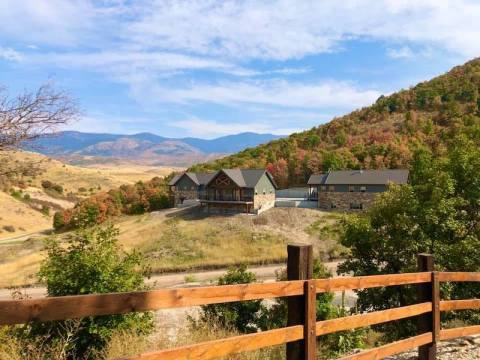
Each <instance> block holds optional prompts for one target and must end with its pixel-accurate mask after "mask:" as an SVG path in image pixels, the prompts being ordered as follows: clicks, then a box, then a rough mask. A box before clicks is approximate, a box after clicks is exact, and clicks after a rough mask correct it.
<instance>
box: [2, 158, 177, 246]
mask: <svg viewBox="0 0 480 360" xmlns="http://www.w3.org/2000/svg"><path fill="white" fill-rule="evenodd" d="M0 156H1V157H8V159H9V161H10V160H11V161H15V162H18V163H19V164H20V163H30V162H33V163H34V164H36V165H35V167H38V168H40V169H41V172H40V173H39V174H37V175H35V176H26V177H24V181H25V182H26V183H27V184H28V185H29V187H28V188H27V189H24V190H23V194H28V195H29V196H30V198H31V199H35V200H39V201H42V202H45V203H50V204H54V205H56V206H60V207H61V208H69V207H72V206H73V205H74V203H73V202H72V200H70V199H64V198H61V197H57V196H55V197H52V196H51V194H47V193H45V191H44V190H43V189H42V186H41V183H42V181H43V180H49V181H51V182H53V183H55V184H59V185H61V186H62V187H63V188H64V194H68V193H74V194H76V195H80V196H88V195H90V194H91V193H92V192H91V191H89V190H90V189H92V190H93V192H97V191H99V190H108V189H110V188H113V187H118V186H120V185H122V184H133V183H135V182H137V181H139V180H150V179H152V178H153V177H155V176H166V175H168V174H170V172H171V171H173V170H179V169H178V168H172V167H154V166H143V165H138V166H136V165H134V164H130V163H126V164H120V165H108V164H107V165H91V166H90V167H88V168H83V167H78V166H71V165H66V164H63V163H61V162H60V161H57V160H54V159H51V158H48V157H46V156H43V155H40V154H37V153H31V152H26V151H16V152H8V153H5V152H4V153H0ZM79 188H84V189H86V190H87V191H86V192H82V193H79V191H78V190H79ZM5 190H9V189H8V188H7V189H5ZM52 213H53V212H52ZM51 215H53V214H50V216H45V215H43V214H42V213H41V212H40V211H35V210H34V209H32V208H31V207H29V206H28V205H27V204H25V203H23V202H21V201H18V200H16V199H14V198H12V197H11V196H10V195H9V194H6V193H2V192H0V240H1V239H2V238H9V237H12V236H18V235H22V234H27V233H32V232H36V231H43V230H46V229H50V228H51V227H52V218H51ZM4 226H13V228H14V229H15V231H14V232H9V231H6V230H4V229H3V227H4Z"/></svg>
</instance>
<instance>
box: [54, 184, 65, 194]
mask: <svg viewBox="0 0 480 360" xmlns="http://www.w3.org/2000/svg"><path fill="white" fill-rule="evenodd" d="M52 190H54V191H56V192H58V193H59V194H63V187H62V185H59V184H54V185H53V186H52Z"/></svg>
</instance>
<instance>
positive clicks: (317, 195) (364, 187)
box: [308, 169, 409, 211]
mask: <svg viewBox="0 0 480 360" xmlns="http://www.w3.org/2000/svg"><path fill="white" fill-rule="evenodd" d="M408 174H409V172H408V170H404V169H399V170H343V171H330V172H328V173H327V174H318V175H312V176H311V177H310V179H309V180H308V186H309V198H310V200H315V201H318V207H319V208H321V209H338V210H342V211H345V210H363V209H365V208H368V207H369V206H370V205H371V204H372V203H373V201H374V199H375V197H376V196H377V195H378V193H381V192H384V191H387V190H388V187H389V185H390V184H392V183H394V184H406V183H407V182H408Z"/></svg>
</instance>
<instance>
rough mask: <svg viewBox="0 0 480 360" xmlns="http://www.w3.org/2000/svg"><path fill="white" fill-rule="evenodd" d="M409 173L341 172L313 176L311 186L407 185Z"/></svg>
mask: <svg viewBox="0 0 480 360" xmlns="http://www.w3.org/2000/svg"><path fill="white" fill-rule="evenodd" d="M408 174H409V171H408V170H406V169H393V170H341V171H330V172H329V173H327V174H320V175H312V176H311V177H310V179H309V180H308V184H309V185H387V184H388V183H390V182H392V183H396V184H406V183H407V182H408Z"/></svg>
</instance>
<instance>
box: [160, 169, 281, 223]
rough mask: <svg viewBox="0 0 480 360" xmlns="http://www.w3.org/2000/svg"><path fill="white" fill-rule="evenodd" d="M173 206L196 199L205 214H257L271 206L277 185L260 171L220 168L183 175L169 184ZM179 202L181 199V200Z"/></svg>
mask: <svg viewBox="0 0 480 360" xmlns="http://www.w3.org/2000/svg"><path fill="white" fill-rule="evenodd" d="M169 185H170V188H171V191H172V194H173V196H174V198H175V199H178V202H177V200H176V202H175V203H176V204H178V203H180V202H182V201H183V200H185V199H198V201H199V202H200V205H201V206H202V207H204V208H205V209H206V211H208V212H245V213H255V214H259V213H261V212H263V211H265V210H268V209H270V208H272V207H274V206H275V190H276V188H277V185H276V183H275V181H274V179H273V177H272V175H271V174H270V173H269V172H268V171H266V170H263V169H222V170H218V171H216V172H214V173H184V174H181V175H179V176H177V177H175V178H174V179H172V181H171V182H170V184H169ZM182 199H183V200H182Z"/></svg>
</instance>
